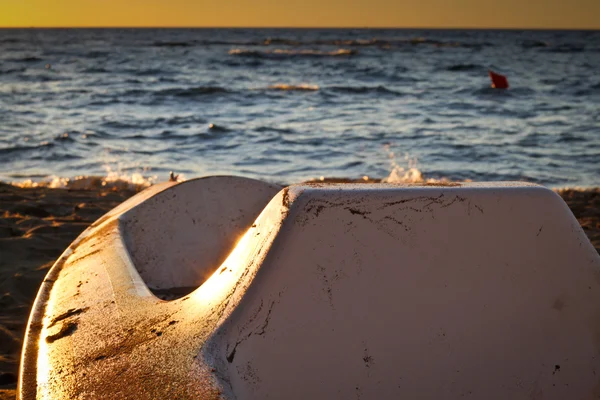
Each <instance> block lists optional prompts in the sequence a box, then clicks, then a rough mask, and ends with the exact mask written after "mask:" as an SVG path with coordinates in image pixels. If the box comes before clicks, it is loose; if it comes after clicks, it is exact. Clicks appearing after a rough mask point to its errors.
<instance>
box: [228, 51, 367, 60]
mask: <svg viewBox="0 0 600 400" xmlns="http://www.w3.org/2000/svg"><path fill="white" fill-rule="evenodd" d="M356 54H358V51H356V50H351V49H337V50H332V51H322V50H313V49H303V50H288V49H274V50H265V51H260V50H247V49H231V50H229V55H230V56H241V57H253V58H271V59H277V58H289V57H347V56H353V55H356Z"/></svg>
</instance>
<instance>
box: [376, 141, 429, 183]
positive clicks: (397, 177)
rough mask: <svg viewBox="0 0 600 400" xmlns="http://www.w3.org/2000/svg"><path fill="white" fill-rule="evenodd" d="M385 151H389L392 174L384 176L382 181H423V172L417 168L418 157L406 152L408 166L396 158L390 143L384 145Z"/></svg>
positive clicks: (405, 158) (405, 157)
mask: <svg viewBox="0 0 600 400" xmlns="http://www.w3.org/2000/svg"><path fill="white" fill-rule="evenodd" d="M384 149H385V151H386V152H387V153H388V158H389V161H390V166H391V170H390V174H389V175H388V176H387V178H383V179H382V180H381V182H384V183H423V182H425V180H424V178H423V173H422V172H421V171H420V170H419V169H418V168H417V164H418V161H417V158H416V157H411V156H410V155H409V154H408V153H404V160H405V161H406V166H402V165H400V164H398V162H397V159H396V153H395V152H393V151H392V150H391V148H390V145H389V144H386V145H384Z"/></svg>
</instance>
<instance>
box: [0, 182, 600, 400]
mask: <svg viewBox="0 0 600 400" xmlns="http://www.w3.org/2000/svg"><path fill="white" fill-rule="evenodd" d="M135 193H136V190H135V189H132V188H127V187H119V186H112V187H106V186H102V185H98V186H97V187H93V188H87V189H50V188H47V187H38V188H20V187H16V186H12V185H7V184H2V183H0V399H13V398H14V397H15V387H16V382H17V375H18V366H19V358H20V352H21V345H22V340H23V333H24V330H25V326H26V323H27V318H28V315H29V310H30V307H31V305H32V303H33V300H34V298H35V295H36V293H37V290H38V287H39V285H40V282H41V281H42V279H43V278H44V276H45V274H46V273H47V272H48V269H49V268H50V267H51V266H52V264H53V262H54V261H55V260H56V258H57V257H58V256H59V255H60V254H61V252H62V251H63V250H64V249H65V248H66V247H67V246H68V245H69V244H70V243H71V242H72V241H73V240H74V239H75V238H76V237H77V236H78V235H79V234H80V233H81V232H82V231H83V230H84V229H85V228H86V227H87V226H88V225H89V224H90V223H92V222H94V221H95V220H96V219H98V218H99V217H100V216H102V215H103V214H104V213H105V212H107V211H109V210H110V209H112V208H113V207H115V206H116V205H118V204H119V203H121V202H122V201H124V200H125V199H127V198H128V197H130V196H132V195H133V194H135ZM557 193H558V194H559V195H560V196H561V197H562V198H563V199H564V200H565V201H566V203H567V204H568V205H569V207H570V209H571V210H572V211H573V213H574V215H575V216H576V217H577V219H578V221H579V222H580V224H581V226H582V227H583V229H584V231H585V233H586V234H587V236H588V237H589V239H590V241H591V242H592V243H593V245H594V246H595V248H596V249H597V250H598V251H599V252H600V188H596V189H588V190H571V189H563V190H558V191H557Z"/></svg>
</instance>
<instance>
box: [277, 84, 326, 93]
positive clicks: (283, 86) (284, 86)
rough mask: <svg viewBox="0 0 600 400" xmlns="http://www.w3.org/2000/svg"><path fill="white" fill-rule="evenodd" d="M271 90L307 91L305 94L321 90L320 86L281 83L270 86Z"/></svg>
mask: <svg viewBox="0 0 600 400" xmlns="http://www.w3.org/2000/svg"><path fill="white" fill-rule="evenodd" d="M269 89H273V90H297V91H305V92H310V91H317V90H319V86H318V85H310V84H307V83H302V84H300V85H288V84H285V83H279V84H276V85H271V86H269Z"/></svg>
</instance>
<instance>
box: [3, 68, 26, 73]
mask: <svg viewBox="0 0 600 400" xmlns="http://www.w3.org/2000/svg"><path fill="white" fill-rule="evenodd" d="M26 70H27V68H7V69H0V74H15V73H19V72H25V71H26Z"/></svg>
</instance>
